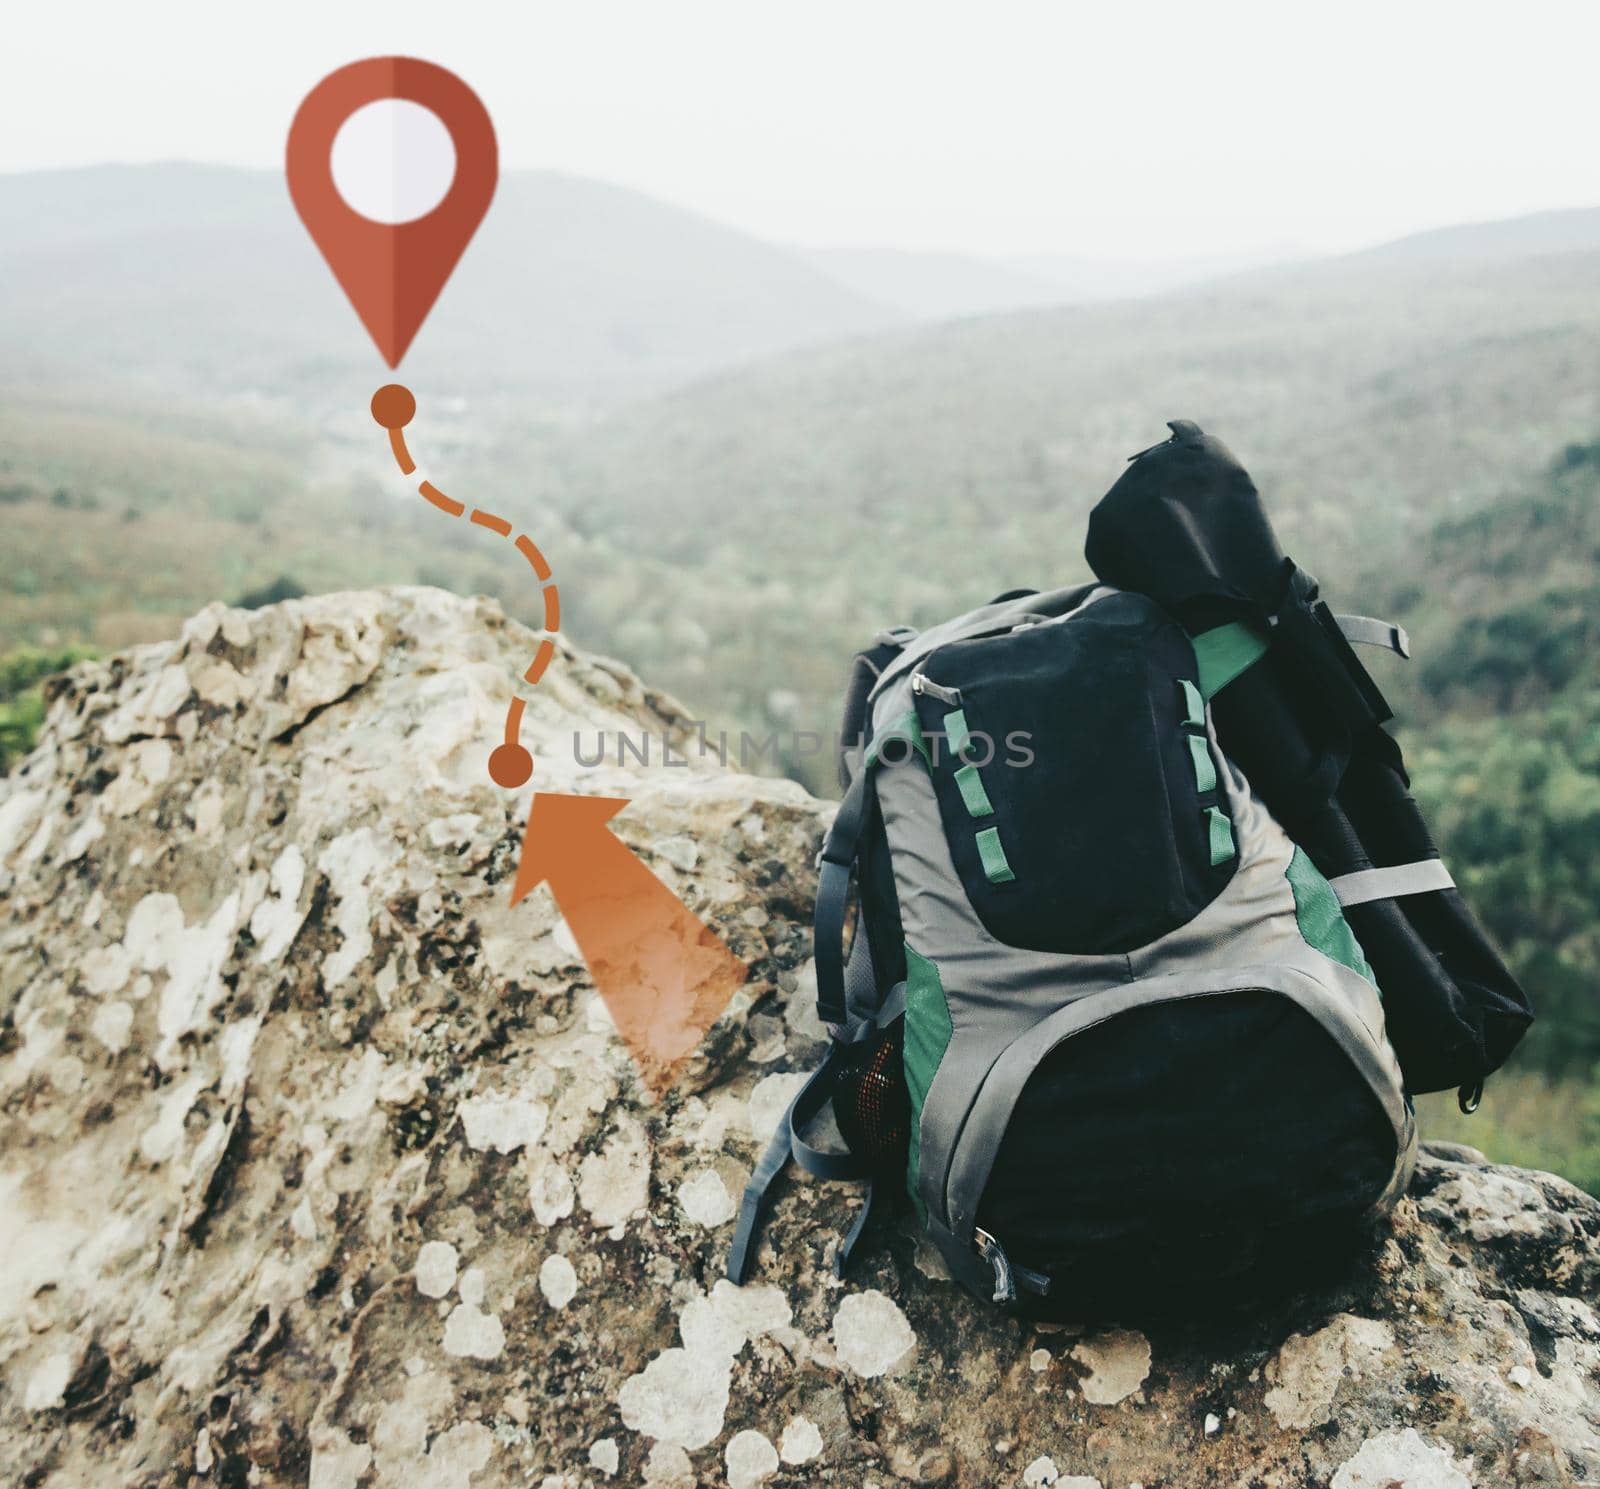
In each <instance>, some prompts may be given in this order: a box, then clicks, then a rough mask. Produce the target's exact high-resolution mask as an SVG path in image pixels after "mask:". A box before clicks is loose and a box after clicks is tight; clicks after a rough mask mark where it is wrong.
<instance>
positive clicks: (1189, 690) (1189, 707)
mask: <svg viewBox="0 0 1600 1489" xmlns="http://www.w3.org/2000/svg"><path fill="white" fill-rule="evenodd" d="M1178 686H1179V687H1180V688H1182V689H1183V708H1184V714H1185V717H1184V723H1186V724H1198V725H1199V726H1200V727H1201V728H1202V729H1204V728H1205V726H1206V701H1205V699H1204V698H1202V697H1201V696H1200V689H1199V688H1197V687H1196V686H1195V685H1194V684H1193V683H1192V682H1190V681H1189V679H1188V678H1187V677H1180V678H1179V679H1178Z"/></svg>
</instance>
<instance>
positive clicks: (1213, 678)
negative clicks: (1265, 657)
mask: <svg viewBox="0 0 1600 1489" xmlns="http://www.w3.org/2000/svg"><path fill="white" fill-rule="evenodd" d="M1193 641H1194V659H1195V661H1196V662H1197V663H1199V666H1200V693H1201V696H1202V697H1204V698H1205V699H1206V700H1207V701H1208V702H1209V701H1210V700H1211V699H1212V698H1215V697H1216V696H1217V694H1218V693H1220V692H1221V691H1222V690H1223V689H1224V688H1225V687H1227V686H1228V684H1229V683H1230V682H1232V681H1233V680H1234V678H1236V677H1237V676H1238V675H1239V674H1240V673H1241V672H1243V671H1244V670H1245V669H1246V668H1247V667H1250V666H1251V665H1253V664H1254V663H1255V662H1257V661H1259V660H1260V659H1261V656H1262V654H1263V653H1264V652H1265V651H1266V649H1267V640H1266V637H1264V636H1263V635H1261V633H1260V632H1259V631H1257V630H1256V629H1255V627H1253V626H1248V625H1246V624H1245V623H1244V622H1243V621H1239V620H1236V621H1230V622H1229V623H1228V624H1227V625H1225V626H1218V627H1216V629H1215V630H1210V631H1202V632H1201V633H1200V634H1199V635H1198V636H1196V637H1194V638H1193Z"/></svg>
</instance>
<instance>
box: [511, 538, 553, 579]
mask: <svg viewBox="0 0 1600 1489" xmlns="http://www.w3.org/2000/svg"><path fill="white" fill-rule="evenodd" d="M517 552H518V553H520V554H521V555H522V556H523V557H524V558H525V559H527V560H528V562H529V563H530V564H532V565H533V572H534V573H535V574H537V575H538V576H539V580H540V582H541V583H543V582H544V580H546V579H548V578H549V577H550V565H549V564H547V563H546V562H545V561H544V554H542V553H540V552H539V549H538V546H537V545H536V544H535V543H534V541H533V539H532V538H530V537H529V536H528V535H527V534H526V533H524V534H523V535H522V536H521V537H520V538H518V539H517Z"/></svg>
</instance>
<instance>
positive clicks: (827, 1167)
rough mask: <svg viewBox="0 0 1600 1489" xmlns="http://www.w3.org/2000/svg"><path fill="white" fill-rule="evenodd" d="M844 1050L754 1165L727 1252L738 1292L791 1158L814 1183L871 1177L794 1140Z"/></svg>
mask: <svg viewBox="0 0 1600 1489" xmlns="http://www.w3.org/2000/svg"><path fill="white" fill-rule="evenodd" d="M844 1049H845V1046H844V1045H842V1044H835V1045H834V1046H833V1047H832V1048H831V1049H830V1050H829V1051H828V1054H827V1058H826V1059H824V1060H823V1062H822V1064H821V1065H819V1066H818V1067H817V1068H816V1070H815V1071H813V1072H812V1075H811V1078H810V1079H809V1080H808V1081H807V1082H806V1083H805V1085H803V1086H802V1087H801V1088H800V1089H799V1090H798V1091H797V1092H796V1093H795V1097H794V1100H793V1101H791V1102H790V1103H789V1106H788V1109H787V1110H786V1111H785V1112H784V1114H783V1116H782V1117H781V1118H780V1119H779V1122H778V1129H777V1131H776V1132H774V1133H773V1135H772V1141H771V1142H770V1143H768V1144H767V1150H766V1152H765V1153H763V1154H762V1155H761V1162H760V1163H758V1164H757V1165H756V1171H755V1172H754V1173H753V1174H752V1175H751V1176H750V1182H749V1183H748V1184H747V1185H745V1190H744V1201H743V1203H742V1204H741V1205H740V1206H739V1220H738V1223H737V1224H736V1225H735V1226H734V1228H733V1243H732V1245H731V1246H730V1247H729V1250H728V1277H729V1279H730V1280H731V1281H732V1282H734V1283H735V1284H737V1285H738V1286H740V1287H742V1286H744V1280H745V1278H746V1276H748V1275H749V1271H750V1262H751V1259H752V1254H753V1252H754V1249H755V1239H756V1234H757V1232H758V1231H759V1230H760V1229H761V1222H762V1221H763V1220H764V1219H765V1218H766V1213H767V1208H768V1201H769V1194H770V1191H771V1189H772V1185H773V1181H774V1180H776V1179H777V1177H778V1175H779V1174H781V1173H782V1172H783V1170H784V1168H785V1166H786V1165H787V1164H788V1162H789V1159H790V1158H791V1157H792V1158H793V1159H794V1161H795V1162H796V1163H798V1164H799V1165H800V1167H801V1168H803V1169H804V1170H805V1171H806V1172H807V1173H808V1174H814V1175H815V1176H816V1177H817V1178H819V1179H864V1178H866V1177H867V1176H868V1175H869V1174H870V1173H871V1172H872V1169H871V1166H870V1165H869V1164H867V1163H866V1162H865V1161H864V1160H862V1159H860V1158H857V1157H855V1156H854V1155H852V1154H850V1153H831V1152H827V1151H825V1150H824V1149H822V1148H814V1147H812V1146H811V1144H810V1143H808V1142H806V1140H805V1139H804V1138H802V1137H801V1136H800V1134H801V1132H803V1131H804V1130H805V1128H806V1127H808V1126H809V1125H810V1124H811V1122H812V1121H813V1120H815V1118H816V1117H817V1116H818V1115H819V1114H820V1113H821V1111H822V1109H823V1107H825V1106H826V1105H827V1104H828V1102H829V1101H830V1100H831V1099H832V1098H833V1087H834V1081H835V1079H836V1077H837V1076H838V1067H839V1060H840V1058H841V1056H842V1054H843V1052H844ZM870 1204H871V1195H870V1194H869V1195H868V1205H869V1206H870ZM864 1224H865V1217H864V1216H863V1217H862V1218H860V1219H858V1220H857V1222H856V1224H855V1225H854V1226H852V1227H851V1231H850V1234H849V1235H848V1236H847V1237H846V1238H845V1242H844V1246H843V1247H841V1254H843V1253H844V1252H845V1251H847V1250H850V1249H854V1246H855V1242H856V1240H858V1239H859V1232H860V1231H861V1229H862V1228H863V1226H864Z"/></svg>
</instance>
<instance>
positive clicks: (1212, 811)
mask: <svg viewBox="0 0 1600 1489" xmlns="http://www.w3.org/2000/svg"><path fill="white" fill-rule="evenodd" d="M1206 820H1207V821H1208V822H1209V823H1210V824H1211V867H1212V868H1216V866H1217V865H1218V864H1219V863H1226V862H1227V861H1228V860H1229V859H1230V858H1232V857H1233V854H1234V847H1233V823H1231V822H1230V821H1228V819H1227V817H1226V816H1224V815H1223V813H1222V812H1221V811H1219V810H1218V809H1217V808H1216V807H1207V808H1206ZM1328 893H1329V894H1332V893H1333V891H1332V890H1331V889H1330V890H1329V891H1328Z"/></svg>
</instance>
